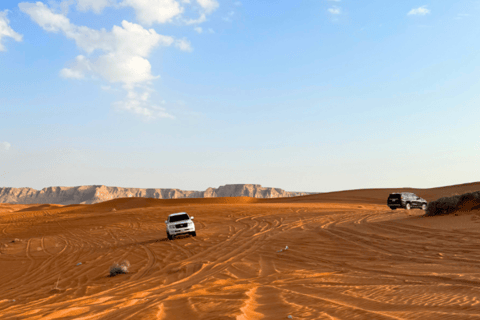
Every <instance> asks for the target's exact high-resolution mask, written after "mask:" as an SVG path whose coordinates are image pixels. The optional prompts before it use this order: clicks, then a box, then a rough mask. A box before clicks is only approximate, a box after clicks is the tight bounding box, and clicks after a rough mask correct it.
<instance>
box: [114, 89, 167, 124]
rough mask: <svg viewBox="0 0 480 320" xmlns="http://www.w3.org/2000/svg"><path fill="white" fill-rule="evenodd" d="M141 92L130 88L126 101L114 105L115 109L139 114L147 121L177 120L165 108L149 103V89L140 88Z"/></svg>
mask: <svg viewBox="0 0 480 320" xmlns="http://www.w3.org/2000/svg"><path fill="white" fill-rule="evenodd" d="M140 90H141V92H137V91H136V90H135V88H130V89H129V90H128V93H127V97H126V99H125V100H123V101H118V102H115V103H114V106H115V108H116V109H118V110H125V111H128V112H132V113H134V114H138V115H140V116H142V117H143V118H144V119H147V120H152V119H157V118H170V119H175V117H174V116H173V115H171V114H169V113H168V112H167V111H166V109H165V108H163V107H160V106H157V105H152V104H151V103H150V102H149V100H150V92H151V90H150V89H149V88H140ZM164 103H165V102H164V101H162V104H164Z"/></svg>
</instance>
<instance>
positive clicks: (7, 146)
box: [0, 142, 11, 150]
mask: <svg viewBox="0 0 480 320" xmlns="http://www.w3.org/2000/svg"><path fill="white" fill-rule="evenodd" d="M0 146H1V147H2V149H3V150H8V149H10V146H11V144H10V143H8V142H0Z"/></svg>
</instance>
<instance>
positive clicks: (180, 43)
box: [175, 39, 192, 51]
mask: <svg viewBox="0 0 480 320" xmlns="http://www.w3.org/2000/svg"><path fill="white" fill-rule="evenodd" d="M175 47H177V48H178V49H180V50H182V51H192V47H191V45H190V41H188V40H187V39H179V40H176V41H175Z"/></svg>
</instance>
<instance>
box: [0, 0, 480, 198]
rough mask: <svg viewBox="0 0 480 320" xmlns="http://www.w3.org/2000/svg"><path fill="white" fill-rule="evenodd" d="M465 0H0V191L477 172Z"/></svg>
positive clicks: (471, 26)
mask: <svg viewBox="0 0 480 320" xmlns="http://www.w3.org/2000/svg"><path fill="white" fill-rule="evenodd" d="M479 17H480V1H472V0H469V1H464V0H460V1H433V0H431V1H423V0H422V1H410V0H408V1H396V2H393V1H392V2H385V1H363V2H361V3H360V2H358V1H351V0H341V1H331V0H330V1H329V0H309V1H307V0H305V1H302V0H298V1H283V0H280V1H265V0H258V1H232V0H229V1H226V0H225V1H222V0H189V1H188V0H183V1H182V0H66V1H49V0H45V1H44V2H20V1H11V0H3V1H2V2H1V3H0V50H1V51H0V187H3V186H4V187H33V188H36V189H39V188H43V187H48V186H76V185H92V184H103V185H110V186H122V187H139V188H181V189H186V190H204V189H206V188H207V187H217V186H219V185H224V184H233V183H255V184H261V185H263V186H267V187H280V188H283V189H286V190H289V191H312V192H324V191H335V190H346V189H356V188H383V187H407V186H410V187H419V188H428V187H437V186H443V185H450V184H459V183H466V182H472V181H479V180H480V174H479V173H480V170H478V163H480V141H479V138H480V130H479V129H478V128H479V125H478V122H479V119H480V108H479V102H480V95H479V92H480V77H479V75H480V55H479V49H480V42H479V41H478V35H479V34H480V32H479V31H480V23H479V21H480V19H479Z"/></svg>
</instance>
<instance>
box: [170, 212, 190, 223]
mask: <svg viewBox="0 0 480 320" xmlns="http://www.w3.org/2000/svg"><path fill="white" fill-rule="evenodd" d="M188 219H190V218H189V217H188V214H179V215H176V216H170V219H169V220H170V222H177V221H182V220H188Z"/></svg>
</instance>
